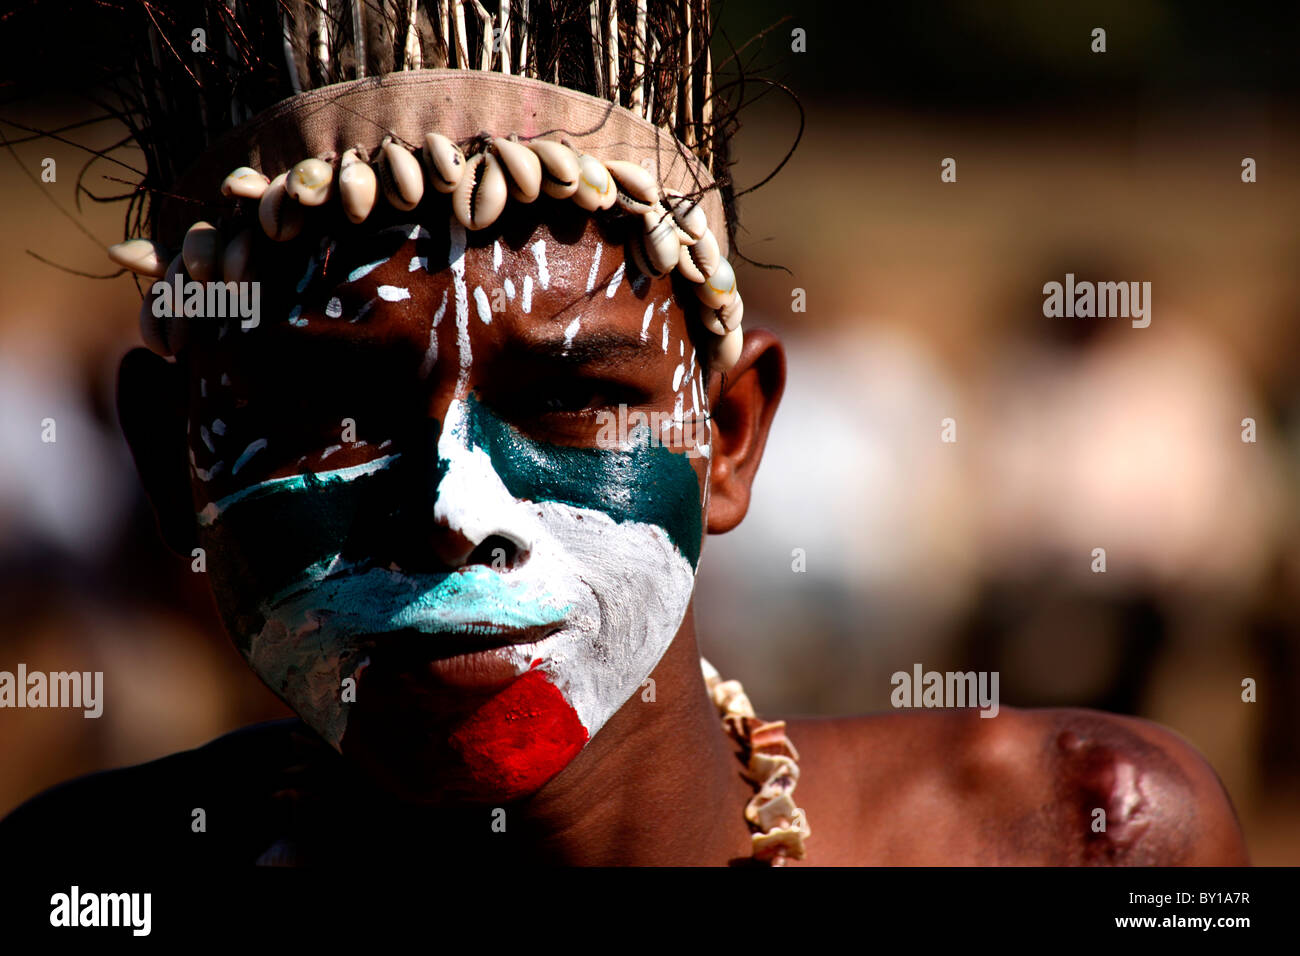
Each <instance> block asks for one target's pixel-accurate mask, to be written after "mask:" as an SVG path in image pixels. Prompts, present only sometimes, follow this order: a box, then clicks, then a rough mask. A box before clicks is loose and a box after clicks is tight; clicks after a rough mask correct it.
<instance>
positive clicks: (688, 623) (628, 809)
mask: <svg viewBox="0 0 1300 956" xmlns="http://www.w3.org/2000/svg"><path fill="white" fill-rule="evenodd" d="M651 677H652V679H653V681H654V682H653V684H643V685H642V688H641V689H640V690H638V691H637V692H636V693H634V694H633V695H632V697H631V698H630V699H629V700H628V702H627V703H626V704H624V705H623V707H622V708H620V709H619V711H618V712H617V713H616V714H615V715H614V716H613V717H612V718H610V720H609V722H608V723H606V725H605V726H604V727H603V728H602V729H601V731H600V732H599V733H598V734H597V735H596V736H595V737H594V738H593V739H592V740H591V742H590V743H589V744H588V745H587V746H586V747H585V748H584V749H583V751H582V752H581V753H580V754H579V755H578V756H577V757H576V758H575V759H574V760H573V762H572V763H571V764H569V766H568V767H566V768H565V769H564V770H563V771H561V772H560V774H558V775H557V776H556V777H555V778H554V779H553V780H551V781H550V782H549V783H548V784H547V785H546V786H545V787H543V788H542V790H541V791H539V792H538V793H537V794H536V795H535V796H533V797H532V798H530V799H529V800H527V801H525V802H524V803H523V804H522V805H521V806H520V810H521V811H522V816H523V820H522V821H520V830H521V831H522V833H523V834H524V835H525V836H526V837H527V838H529V839H531V840H535V841H536V850H537V851H538V853H539V854H540V855H542V856H544V857H547V858H549V859H551V860H552V861H553V862H557V863H565V864H577V865H613V864H627V865H692V864H723V863H728V862H732V861H733V860H745V859H748V857H749V852H750V839H749V828H748V826H747V825H746V823H745V820H744V807H745V802H746V801H747V800H748V799H749V798H750V797H751V796H752V795H753V788H752V787H751V786H750V785H749V784H748V783H747V782H746V781H745V779H744V778H743V777H742V776H741V769H742V767H741V763H740V761H739V760H738V759H737V757H736V753H735V746H734V744H733V743H732V741H731V740H730V739H729V738H728V737H727V736H726V734H725V733H724V731H723V730H722V725H721V722H720V720H719V719H718V714H717V711H716V709H715V708H714V706H713V704H712V702H711V701H710V700H709V698H708V692H707V691H706V689H705V686H704V678H703V675H702V674H701V672H700V658H699V650H698V645H697V644H696V640H695V621H694V612H693V608H692V609H689V610H688V611H687V614H686V618H685V619H684V620H683V622H682V626H681V628H680V629H679V630H678V632H677V636H676V638H675V639H674V640H673V643H672V645H671V646H670V647H669V649H668V652H667V653H666V654H665V655H664V658H663V660H661V661H660V663H659V665H658V667H656V668H655V670H654V673H653V674H652V675H651Z"/></svg>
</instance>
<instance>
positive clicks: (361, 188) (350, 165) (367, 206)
mask: <svg viewBox="0 0 1300 956" xmlns="http://www.w3.org/2000/svg"><path fill="white" fill-rule="evenodd" d="M378 194H379V183H378V181H377V180H376V179H375V171H374V170H373V169H371V168H370V164H369V163H365V162H362V160H361V155H360V154H359V153H358V152H357V151H356V150H355V149H349V150H348V151H347V152H345V153H344V154H343V160H342V162H340V163H339V197H340V198H341V199H342V200H343V212H344V214H345V215H346V216H347V217H348V220H349V221H350V222H354V223H362V222H365V221H366V217H367V216H369V215H370V213H371V212H372V211H373V210H374V208H375V199H376V198H377V197H378Z"/></svg>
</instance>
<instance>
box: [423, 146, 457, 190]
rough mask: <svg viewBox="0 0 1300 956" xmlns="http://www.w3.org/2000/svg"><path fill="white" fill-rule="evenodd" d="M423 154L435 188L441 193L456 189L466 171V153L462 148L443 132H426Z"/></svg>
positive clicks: (430, 180) (430, 179)
mask: <svg viewBox="0 0 1300 956" xmlns="http://www.w3.org/2000/svg"><path fill="white" fill-rule="evenodd" d="M423 156H424V165H425V168H426V169H427V170H428V171H429V182H430V183H432V184H433V188H434V189H436V190H438V192H440V193H449V192H451V191H452V190H454V189H455V188H456V184H457V183H459V182H460V177H461V176H463V175H464V173H465V153H464V152H463V151H462V150H461V148H460V147H459V146H457V145H456V144H455V143H453V142H452V141H451V140H449V139H448V138H447V137H446V136H443V135H442V134H441V133H425V134H424V150H423Z"/></svg>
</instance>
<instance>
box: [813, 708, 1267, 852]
mask: <svg viewBox="0 0 1300 956" xmlns="http://www.w3.org/2000/svg"><path fill="white" fill-rule="evenodd" d="M789 723H790V736H791V738H792V739H793V740H794V741H795V743H796V745H797V746H798V748H799V750H800V756H801V758H802V759H801V761H800V765H801V769H802V772H801V774H800V781H799V785H798V790H797V796H798V798H799V803H800V805H801V806H803V807H804V809H805V810H806V811H807V813H808V819H809V822H810V824H811V826H812V828H813V839H812V840H811V841H810V842H809V862H813V863H824V864H833V865H862V864H867V865H870V864H882V865H918V866H926V865H981V864H1043V865H1137V866H1176V865H1193V866H1215V865H1219V866H1224V865H1244V864H1246V863H1248V862H1249V861H1248V859H1247V855H1246V850H1245V844H1244V841H1243V839H1242V835H1241V829H1240V826H1239V824H1238V822H1237V818H1236V814H1235V812H1234V811H1233V808H1232V804H1231V802H1230V800H1229V799H1228V796H1227V793H1226V792H1225V791H1224V788H1223V786H1222V784H1221V783H1220V781H1219V778H1218V776H1217V775H1216V774H1215V772H1214V770H1213V769H1212V768H1211V767H1210V765H1209V764H1208V763H1207V762H1206V760H1205V759H1204V758H1203V757H1202V756H1201V755H1200V754H1199V753H1198V752H1197V751H1196V750H1195V748H1193V747H1192V746H1191V745H1190V744H1188V743H1187V742H1186V741H1185V740H1183V739H1182V738H1181V737H1179V736H1178V735H1177V734H1175V733H1174V732H1172V731H1170V730H1168V729H1166V728H1163V727H1160V726H1159V725H1157V724H1153V723H1151V722H1149V721H1145V720H1139V719H1136V718H1131V717H1121V716H1117V715H1113V714H1105V713H1101V712H1097V711H1088V710H1017V709H1014V708H1007V707H1004V708H1002V709H1001V711H1000V712H999V713H998V715H997V716H996V717H993V718H982V717H980V716H979V712H978V711H976V710H928V711H900V712H894V713H887V714H877V715H870V716H865V717H854V718H841V719H823V720H792V721H790V722H789ZM819 835H820V836H822V837H824V838H825V839H820V840H819V839H818V836H819Z"/></svg>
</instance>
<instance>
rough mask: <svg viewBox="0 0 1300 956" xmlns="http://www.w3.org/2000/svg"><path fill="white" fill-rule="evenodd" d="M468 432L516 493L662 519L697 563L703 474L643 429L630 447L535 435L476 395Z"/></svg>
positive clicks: (625, 516) (620, 515) (648, 520)
mask: <svg viewBox="0 0 1300 956" xmlns="http://www.w3.org/2000/svg"><path fill="white" fill-rule="evenodd" d="M467 404H468V406H469V429H468V437H469V442H470V445H471V447H481V448H483V449H484V450H485V451H486V452H487V454H488V457H489V458H490V459H491V461H492V467H493V469H494V470H495V471H496V473H497V475H499V476H500V478H501V481H502V483H503V484H504V485H505V486H506V488H507V490H509V492H510V493H511V494H512V495H514V496H515V497H516V498H524V499H529V500H532V501H556V502H561V503H564V504H569V505H573V506H575V507H578V508H591V509H593V510H597V511H603V512H605V514H607V515H609V516H610V517H611V518H613V519H614V520H616V521H637V522H642V523H644V524H652V525H658V526H659V527H661V528H663V529H664V530H665V531H666V532H668V536H669V537H670V538H671V539H672V541H673V543H674V544H675V545H677V549H678V550H679V551H681V553H682V554H683V555H684V556H685V557H686V560H687V561H689V562H690V564H691V567H692V568H694V567H696V566H698V565H699V563H700V544H701V541H702V538H703V531H704V529H703V520H702V514H701V506H700V487H699V479H698V478H697V477H696V474H695V471H694V469H693V468H692V467H691V464H690V461H689V460H688V459H687V458H686V456H685V455H683V454H678V453H675V452H672V451H670V450H669V449H667V448H664V447H662V446H660V445H652V444H651V443H650V440H649V436H648V432H645V431H642V432H641V434H642V435H643V436H645V437H643V438H642V439H641V441H640V444H638V445H636V446H634V447H633V448H631V449H628V450H617V451H611V450H606V449H599V448H574V447H569V446H565V445H552V444H548V443H545V442H539V441H534V440H532V439H530V438H528V437H527V436H525V435H523V434H522V433H521V432H520V431H519V430H518V429H516V428H514V427H512V426H511V425H509V424H508V423H506V422H504V421H502V420H501V419H500V418H498V417H497V416H496V415H495V414H494V413H493V412H492V411H491V409H489V408H487V407H486V406H485V405H483V404H482V403H481V402H479V401H478V400H477V399H475V398H473V397H471V398H470V400H469V401H468V403H467Z"/></svg>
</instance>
